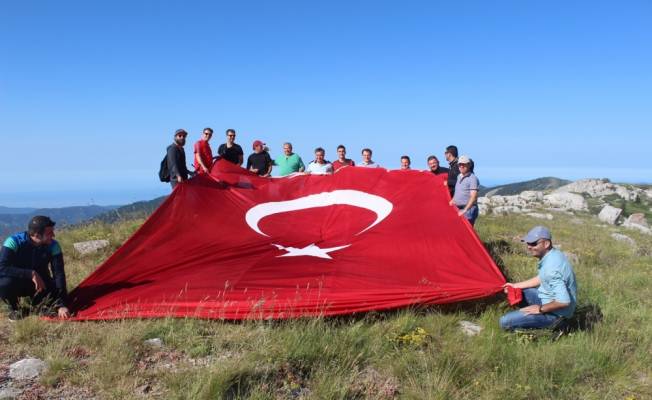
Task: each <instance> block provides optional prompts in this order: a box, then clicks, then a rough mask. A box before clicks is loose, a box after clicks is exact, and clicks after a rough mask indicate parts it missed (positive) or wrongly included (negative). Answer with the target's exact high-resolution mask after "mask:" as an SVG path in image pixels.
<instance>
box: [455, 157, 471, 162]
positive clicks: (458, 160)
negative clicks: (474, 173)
mask: <svg viewBox="0 0 652 400" xmlns="http://www.w3.org/2000/svg"><path fill="white" fill-rule="evenodd" d="M457 163H458V164H470V163H471V159H470V158H469V156H460V158H458V159H457Z"/></svg>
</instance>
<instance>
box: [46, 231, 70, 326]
mask: <svg viewBox="0 0 652 400" xmlns="http://www.w3.org/2000/svg"><path fill="white" fill-rule="evenodd" d="M50 266H51V268H52V275H53V277H54V284H55V286H56V291H55V293H54V296H55V306H56V307H57V313H58V314H59V317H60V318H68V317H70V311H69V310H68V307H66V301H67V298H68V289H67V287H66V272H65V270H64V263H63V252H62V251H61V247H60V246H59V243H57V242H54V243H53V245H52V260H50Z"/></svg>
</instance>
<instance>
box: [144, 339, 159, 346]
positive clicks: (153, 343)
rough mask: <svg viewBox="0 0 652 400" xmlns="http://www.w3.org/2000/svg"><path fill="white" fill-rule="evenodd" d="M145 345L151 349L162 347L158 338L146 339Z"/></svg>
mask: <svg viewBox="0 0 652 400" xmlns="http://www.w3.org/2000/svg"><path fill="white" fill-rule="evenodd" d="M145 344H146V345H147V346H151V347H163V340H162V339H160V338H153V339H147V340H145Z"/></svg>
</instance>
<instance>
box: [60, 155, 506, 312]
mask: <svg viewBox="0 0 652 400" xmlns="http://www.w3.org/2000/svg"><path fill="white" fill-rule="evenodd" d="M449 199H450V198H449V195H448V191H447V190H446V188H445V186H444V185H443V184H442V182H441V180H440V179H438V178H437V177H435V176H434V175H433V174H432V173H430V172H427V171H388V170H385V169H381V168H359V167H348V168H342V169H341V170H339V171H338V172H337V173H335V174H334V175H295V176H288V177H284V178H263V177H259V176H257V175H255V174H252V173H250V172H248V171H246V170H244V169H242V168H240V167H237V166H234V165H232V164H230V163H228V162H226V161H219V162H218V163H216V164H215V166H214V167H213V170H212V172H211V174H210V175H207V174H204V175H199V176H197V177H195V178H193V179H191V180H190V181H188V182H185V183H183V184H180V185H178V186H177V187H176V188H175V190H174V191H173V193H172V194H171V195H170V196H169V197H168V198H167V199H166V201H165V202H164V203H163V204H162V205H161V206H160V207H159V208H158V209H157V210H156V211H155V212H154V213H153V214H152V215H151V216H150V218H149V219H148V220H147V221H146V222H145V223H144V224H143V226H142V227H141V228H140V229H139V230H138V231H137V232H136V233H135V234H134V235H133V236H132V237H131V238H130V239H129V240H128V241H127V242H126V243H124V245H123V246H122V247H120V248H119V249H118V250H117V251H116V252H115V253H114V254H113V255H112V256H111V257H110V258H109V259H108V260H106V261H105V262H104V263H103V264H102V265H100V266H99V267H98V268H97V270H95V272H93V273H92V274H91V275H90V276H89V277H87V278H86V279H85V280H84V281H83V282H82V283H81V284H80V285H79V286H78V287H77V288H76V289H75V290H73V291H72V292H71V293H70V299H71V309H72V310H73V311H74V313H75V316H74V318H73V319H77V320H108V319H118V318H150V317H168V316H172V317H188V316H190V317H198V318H214V319H229V320H240V319H262V318H276V319H283V318H294V317H301V316H321V315H323V316H327V315H339V314H349V313H356V312H364V311H369V310H388V309H394V308H399V307H406V306H410V305H415V304H440V303H450V302H456V301H462V300H469V299H476V298H481V297H484V296H489V295H492V294H494V293H497V292H499V291H501V287H502V285H503V284H504V283H505V279H504V277H503V275H502V274H501V273H500V271H499V269H498V268H497V267H496V265H495V264H494V262H493V260H492V259H491V257H490V256H489V254H488V253H487V252H486V250H485V249H484V247H483V245H482V243H481V242H480V240H479V239H478V236H477V235H476V233H475V231H474V230H473V228H472V227H471V226H470V225H469V224H468V223H467V222H466V221H465V220H464V219H463V218H462V217H459V216H458V215H457V209H456V208H454V207H451V206H449V205H448V201H449Z"/></svg>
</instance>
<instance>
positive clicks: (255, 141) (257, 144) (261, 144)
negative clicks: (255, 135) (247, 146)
mask: <svg viewBox="0 0 652 400" xmlns="http://www.w3.org/2000/svg"><path fill="white" fill-rule="evenodd" d="M264 145H265V143H263V142H261V141H260V140H254V144H253V146H251V147H252V148H253V149H254V150H256V146H264Z"/></svg>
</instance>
